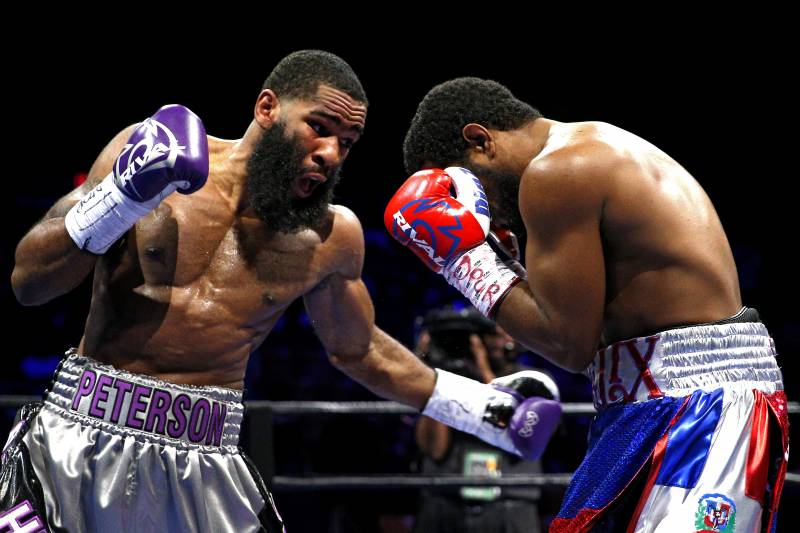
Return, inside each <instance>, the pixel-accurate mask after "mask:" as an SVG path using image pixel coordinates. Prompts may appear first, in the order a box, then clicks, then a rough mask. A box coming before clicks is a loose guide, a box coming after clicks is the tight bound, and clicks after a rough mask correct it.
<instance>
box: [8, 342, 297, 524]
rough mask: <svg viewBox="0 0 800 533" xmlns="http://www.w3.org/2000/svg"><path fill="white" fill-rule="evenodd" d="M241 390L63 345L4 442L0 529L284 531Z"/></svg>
mask: <svg viewBox="0 0 800 533" xmlns="http://www.w3.org/2000/svg"><path fill="white" fill-rule="evenodd" d="M241 400H242V391H238V390H231V389H224V388H220V387H194V386H189V385H177V384H174V383H168V382H165V381H161V380H158V379H154V378H151V377H149V376H144V375H139V374H133V373H130V372H124V371H121V370H117V369H115V368H113V367H111V366H109V365H104V364H100V363H99V362H97V361H94V360H92V359H89V358H87V357H83V356H79V355H77V354H75V353H74V352H69V353H68V355H67V357H66V358H65V359H64V360H63V361H62V363H61V364H60V365H59V369H58V371H57V373H56V377H55V379H54V382H53V387H52V390H51V391H50V392H49V393H47V395H46V397H45V399H44V401H43V402H41V403H39V404H33V405H28V406H26V407H25V408H23V410H22V411H21V415H22V417H21V420H20V422H19V423H18V424H17V425H16V426H15V427H14V429H13V430H12V432H11V435H10V436H9V439H8V442H7V444H6V446H5V448H4V449H3V455H2V470H0V531H4V532H5V531H12V532H18V531H24V532H39V531H69V532H84V531H102V532H120V533H121V532H127V531H170V532H178V531H208V532H223V531H236V532H245V531H268V532H273V531H278V532H280V531H283V525H282V523H281V520H280V517H279V516H278V514H277V511H276V510H275V507H274V504H273V502H272V497H271V496H270V494H269V492H268V491H267V490H266V487H265V485H264V482H263V480H262V479H261V476H260V475H259V474H258V472H257V470H256V469H255V467H254V466H253V464H252V463H251V462H250V461H249V459H248V458H247V457H246V456H245V455H244V454H243V453H242V451H241V450H240V449H239V447H238V442H239V427H240V424H241V421H242V416H243V414H244V407H243V405H242V403H241Z"/></svg>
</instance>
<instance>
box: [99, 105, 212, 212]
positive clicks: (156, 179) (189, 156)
mask: <svg viewBox="0 0 800 533" xmlns="http://www.w3.org/2000/svg"><path fill="white" fill-rule="evenodd" d="M113 173H114V184H115V185H116V186H117V187H119V189H120V190H121V191H122V192H123V193H124V194H125V195H126V196H128V197H129V198H131V199H132V200H136V201H137V202H146V201H148V200H151V199H153V198H154V197H156V196H157V195H162V196H166V195H164V194H163V192H164V191H165V190H168V189H171V190H170V192H172V190H175V189H176V188H177V190H178V191H179V192H182V193H183V194H191V193H193V192H195V191H196V190H198V189H200V188H201V187H202V186H203V185H204V184H205V182H206V178H207V177H208V137H207V136H206V130H205V128H204V127H203V123H202V122H201V121H200V119H199V118H198V116H197V115H195V114H194V113H192V112H191V111H190V110H189V109H187V108H185V107H183V106H182V105H166V106H164V107H162V108H161V109H159V110H158V111H156V114H155V115H153V116H152V117H150V118H148V119H147V120H145V121H144V122H142V123H141V124H140V125H139V127H138V128H136V129H135V130H134V131H133V133H132V134H131V137H130V139H128V142H127V144H126V145H125V147H124V148H123V149H122V152H121V153H120V154H119V156H118V157H117V160H116V161H114V170H113Z"/></svg>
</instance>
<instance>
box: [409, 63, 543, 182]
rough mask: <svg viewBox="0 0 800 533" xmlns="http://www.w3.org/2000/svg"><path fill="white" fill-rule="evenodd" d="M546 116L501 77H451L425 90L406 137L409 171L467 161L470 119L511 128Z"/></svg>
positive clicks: (491, 125) (479, 122)
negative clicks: (500, 80) (499, 80)
mask: <svg viewBox="0 0 800 533" xmlns="http://www.w3.org/2000/svg"><path fill="white" fill-rule="evenodd" d="M541 116H542V114H541V113H539V111H538V110H537V109H534V108H533V107H531V106H530V105H528V104H526V103H525V102H523V101H521V100H518V99H517V98H516V97H515V96H514V95H513V94H511V91H509V90H508V88H507V87H505V86H504V85H501V84H499V83H497V82H496V81H491V80H482V79H480V78H456V79H454V80H450V81H446V82H444V83H442V84H439V85H437V86H436V87H434V88H433V89H431V90H430V91H429V92H428V94H426V95H425V98H423V99H422V102H420V104H419V107H417V112H416V114H415V115H414V118H413V119H412V120H411V126H410V127H409V128H408V132H407V133H406V139H405V141H404V142H403V157H404V160H405V165H406V171H407V172H408V173H409V174H412V173H414V172H416V171H417V170H419V169H420V168H421V167H422V165H423V164H425V163H430V164H433V165H434V166H446V165H449V164H452V163H459V162H462V161H463V158H464V155H465V152H466V150H467V147H468V144H467V141H466V140H465V139H464V137H463V136H462V135H461V130H462V129H463V128H464V126H466V125H467V124H470V123H472V122H474V123H476V124H480V125H482V126H484V127H486V128H491V129H495V130H501V131H509V130H513V129H516V128H519V127H520V126H522V125H523V124H526V123H528V122H530V121H531V120H534V119H536V118H539V117H541Z"/></svg>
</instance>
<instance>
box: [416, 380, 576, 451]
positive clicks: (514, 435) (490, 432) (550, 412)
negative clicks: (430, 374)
mask: <svg viewBox="0 0 800 533" xmlns="http://www.w3.org/2000/svg"><path fill="white" fill-rule="evenodd" d="M436 374H437V378H436V387H435V388H434V390H433V394H432V395H431V397H430V399H428V403H427V404H426V405H425V409H424V410H423V411H422V413H423V414H424V415H426V416H430V417H431V418H434V419H436V420H439V421H440V422H444V423H445V424H447V425H449V426H451V427H453V428H455V429H458V430H460V431H465V432H467V433H471V434H473V435H475V436H477V437H479V438H481V439H483V440H485V441H486V442H488V443H490V444H493V445H495V446H497V447H499V448H502V449H504V450H506V451H509V452H512V453H515V454H517V455H519V456H521V457H524V458H525V459H528V460H535V459H538V458H539V457H540V456H541V455H542V452H543V451H544V449H545V447H546V446H547V443H548V442H549V441H550V437H552V435H553V432H554V431H555V429H556V427H557V426H558V422H559V420H560V418H561V404H560V403H559V393H558V387H557V386H556V384H555V382H554V381H553V380H552V379H551V378H550V377H549V376H547V375H546V374H543V373H542V372H537V371H535V370H525V371H522V372H517V373H515V374H511V375H509V376H504V377H501V378H497V379H495V380H493V381H492V382H491V384H489V385H485V384H483V383H479V382H477V381H474V380H471V379H467V378H464V377H461V376H458V375H455V374H451V373H450V372H446V371H444V370H441V369H437V370H436Z"/></svg>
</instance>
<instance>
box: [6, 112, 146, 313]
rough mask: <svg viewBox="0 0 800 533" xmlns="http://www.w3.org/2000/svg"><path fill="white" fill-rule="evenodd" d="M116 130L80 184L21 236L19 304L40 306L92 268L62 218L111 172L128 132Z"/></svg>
mask: <svg viewBox="0 0 800 533" xmlns="http://www.w3.org/2000/svg"><path fill="white" fill-rule="evenodd" d="M135 126H136V125H132V126H129V127H127V128H125V129H124V130H122V131H121V132H119V133H118V134H117V135H116V136H115V137H114V138H113V139H112V140H111V141H110V142H109V143H108V144H107V145H106V147H105V148H103V150H102V152H101V153H100V155H99V156H98V157H97V159H96V160H95V162H94V164H93V165H92V167H91V170H90V171H89V177H88V179H87V180H86V182H84V183H83V184H82V185H81V186H79V187H77V188H75V189H74V190H72V191H71V192H69V193H67V194H66V195H64V196H62V197H61V198H60V199H58V200H57V201H56V203H55V204H53V206H52V207H51V208H50V209H49V210H48V211H47V213H46V214H45V215H44V217H43V218H42V219H41V220H40V221H39V222H37V223H36V224H35V225H34V226H33V227H32V228H31V229H30V230H28V232H27V233H26V234H25V235H24V236H23V237H22V239H20V241H19V243H18V244H17V248H16V251H15V255H14V270H13V272H12V274H11V284H12V287H13V289H14V293H15V295H16V296H17V299H18V300H19V302H20V303H22V304H24V305H39V304H42V303H45V302H47V301H50V300H52V299H53V298H55V297H57V296H60V295H62V294H65V293H67V292H69V291H71V290H72V289H74V288H75V287H77V286H78V285H79V284H80V283H81V282H82V281H83V280H84V279H85V278H86V276H87V275H89V273H90V272H91V271H92V270H93V269H94V265H95V262H96V260H97V256H95V255H93V254H91V253H89V252H85V251H83V250H81V249H79V248H78V247H77V246H75V243H74V242H73V240H72V239H71V238H70V236H69V234H68V233H67V229H66V227H65V225H64V217H65V216H66V214H67V213H68V212H69V210H70V209H71V208H72V206H74V205H75V204H76V203H78V202H79V201H80V200H81V198H83V196H84V195H85V194H87V193H88V192H89V191H91V190H92V189H93V188H94V187H95V186H96V185H97V184H98V183H100V182H101V181H102V180H103V178H105V177H106V175H107V174H108V173H109V172H110V171H111V167H112V165H113V163H114V160H115V159H116V157H117V155H119V153H120V151H121V150H122V148H123V147H124V146H125V142H126V140H127V138H128V136H129V135H130V133H131V131H132V130H133V128H134V127H135Z"/></svg>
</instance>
